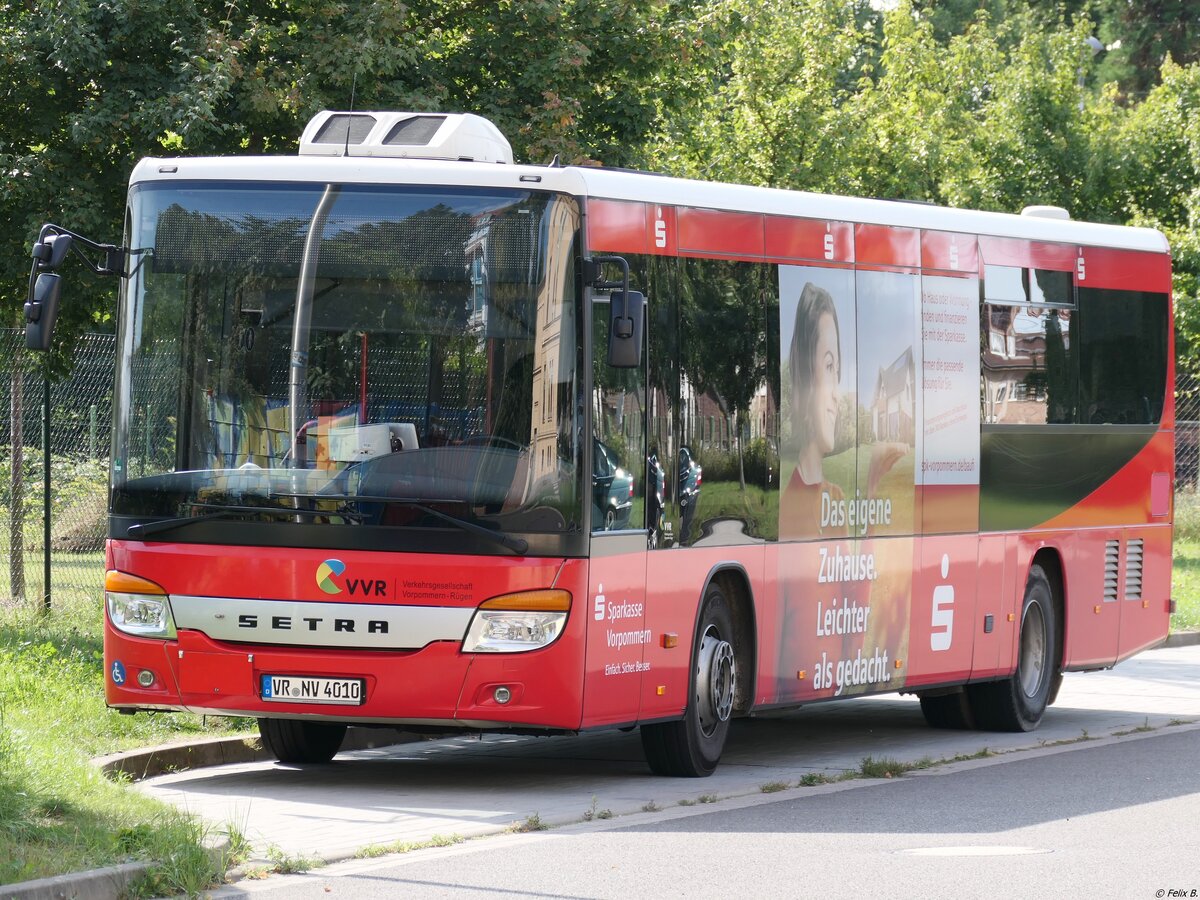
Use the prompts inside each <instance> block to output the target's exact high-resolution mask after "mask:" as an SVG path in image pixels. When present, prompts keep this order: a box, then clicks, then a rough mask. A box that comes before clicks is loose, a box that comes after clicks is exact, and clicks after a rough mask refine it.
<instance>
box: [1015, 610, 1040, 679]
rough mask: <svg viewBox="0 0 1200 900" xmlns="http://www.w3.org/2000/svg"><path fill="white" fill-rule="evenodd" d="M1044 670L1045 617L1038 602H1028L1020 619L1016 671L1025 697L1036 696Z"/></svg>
mask: <svg viewBox="0 0 1200 900" xmlns="http://www.w3.org/2000/svg"><path fill="white" fill-rule="evenodd" d="M1045 670H1046V617H1045V614H1044V612H1043V611H1042V605H1041V604H1040V603H1036V602H1035V603H1030V604H1029V607H1028V608H1027V609H1026V610H1025V616H1024V618H1023V619H1022V620H1021V657H1020V661H1019V663H1018V665H1017V672H1018V675H1019V676H1020V679H1021V690H1022V691H1024V692H1025V696H1026V697H1036V696H1037V694H1038V691H1039V690H1040V689H1041V687H1042V681H1043V679H1044V678H1045Z"/></svg>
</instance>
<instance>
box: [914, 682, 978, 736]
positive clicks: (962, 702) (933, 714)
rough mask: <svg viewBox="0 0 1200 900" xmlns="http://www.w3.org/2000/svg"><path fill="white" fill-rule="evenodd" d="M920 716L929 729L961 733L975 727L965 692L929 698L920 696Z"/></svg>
mask: <svg viewBox="0 0 1200 900" xmlns="http://www.w3.org/2000/svg"><path fill="white" fill-rule="evenodd" d="M921 714H922V715H924V716H925V723H926V724H927V725H928V726H929V727H930V728H950V729H956V730H959V731H962V730H964V729H969V728H974V727H975V716H974V714H973V713H972V712H971V702H970V700H969V699H968V698H967V693H966V691H955V692H954V693H951V694H938V695H936V696H930V695H928V694H922V695H921Z"/></svg>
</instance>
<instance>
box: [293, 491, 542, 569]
mask: <svg viewBox="0 0 1200 900" xmlns="http://www.w3.org/2000/svg"><path fill="white" fill-rule="evenodd" d="M269 496H271V497H288V498H292V499H296V500H338V501H341V502H343V503H399V504H401V505H402V506H407V507H409V508H410V509H415V510H419V511H420V512H423V513H425V514H426V515H430V516H433V517H434V518H435V519H441V520H442V521H443V522H449V523H450V524H451V525H454V526H455V527H457V528H461V529H462V530H463V531H467V532H470V533H471V534H476V535H479V537H481V538H486V539H487V540H489V541H492V542H493V543H496V544H499V545H500V546H502V547H506V548H507V549H509V550H512V551H513V552H514V553H520V554H524V553H525V552H526V551H527V550H528V549H529V541H527V540H525V539H524V538H519V537H513V536H512V535H510V534H506V533H504V532H503V531H493V530H492V529H490V528H485V527H484V526H483V525H479V524H477V523H475V522H470V521H468V520H466V519H460V518H458V516H452V515H450V514H449V513H444V512H441V511H439V510H436V509H434V508H433V507H431V506H428V505H426V504H427V503H455V504H465V502H466V501H464V500H427V501H426V500H418V499H416V498H413V497H374V496H370V495H367V494H354V495H350V494H275V493H272V494H270V495H269Z"/></svg>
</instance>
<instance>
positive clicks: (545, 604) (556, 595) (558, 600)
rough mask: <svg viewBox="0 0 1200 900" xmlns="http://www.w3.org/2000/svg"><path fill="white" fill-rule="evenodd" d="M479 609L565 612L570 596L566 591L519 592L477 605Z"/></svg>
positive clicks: (569, 607)
mask: <svg viewBox="0 0 1200 900" xmlns="http://www.w3.org/2000/svg"><path fill="white" fill-rule="evenodd" d="M479 608H480V609H512V610H520V611H521V612H567V611H569V610H570V609H571V595H570V594H569V593H568V592H567V591H521V592H519V593H516V594H501V595H500V596H499V597H493V598H492V599H490V600H484V601H483V602H482V603H480V604H479Z"/></svg>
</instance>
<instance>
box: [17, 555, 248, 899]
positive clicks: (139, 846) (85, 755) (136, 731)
mask: <svg viewBox="0 0 1200 900" xmlns="http://www.w3.org/2000/svg"><path fill="white" fill-rule="evenodd" d="M61 556H62V555H60V558H56V560H55V566H54V570H53V572H52V579H53V582H52V583H53V584H54V585H58V586H60V587H55V591H54V596H53V598H52V599H53V608H52V610H51V611H50V613H49V614H43V613H41V612H40V603H39V601H38V600H35V599H29V600H27V601H26V602H25V603H24V604H21V605H16V604H14V603H13V602H12V601H11V600H7V599H6V598H7V583H5V584H3V585H2V587H3V588H4V590H0V598H5V599H0V884H11V883H14V882H19V881H25V880H29V879H33V878H43V877H48V876H51V875H58V874H62V873H65V872H72V871H78V870H80V869H87V868H92V867H96V866H104V865H112V864H115V863H120V862H126V861H129V860H131V859H136V860H148V861H154V862H155V863H156V866H155V869H154V871H153V873H152V876H151V878H150V881H149V886H148V887H147V888H146V890H148V891H150V892H153V893H156V894H158V895H161V894H164V893H166V894H178V893H195V892H197V891H199V890H201V889H203V888H204V887H205V886H206V885H208V884H210V883H211V882H212V881H213V880H214V879H215V878H216V877H217V876H219V875H220V874H221V873H222V872H223V868H222V867H223V866H224V862H225V861H224V860H217V861H214V860H213V859H212V858H211V857H210V855H209V854H208V853H207V852H206V851H205V849H204V846H203V845H204V839H205V838H206V837H207V835H206V834H205V832H204V829H203V828H202V826H200V825H198V824H197V823H196V822H195V821H193V820H190V819H188V818H187V817H186V816H184V815H182V814H181V813H178V812H177V811H175V810H174V808H172V807H168V806H166V805H164V804H161V803H159V802H156V801H153V800H151V799H149V798H147V797H144V796H142V795H141V794H138V793H136V792H135V791H133V790H131V789H130V788H129V787H128V786H127V785H125V784H121V783H114V782H111V781H108V780H107V779H105V778H104V777H103V776H102V775H101V774H100V773H99V772H98V771H97V770H96V769H95V768H94V767H93V766H92V765H91V764H90V762H89V759H90V758H91V757H93V756H98V755H101V754H104V753H111V752H114V751H118V750H123V749H128V748H132V747H141V746H148V745H153V744H159V743H164V742H166V741H169V740H178V739H180V738H181V737H185V736H188V735H206V736H207V735H212V734H220V733H232V732H233V731H234V730H235V729H242V728H244V727H245V726H243V725H241V724H240V723H238V724H235V722H234V720H224V719H220V720H217V719H213V718H209V719H208V720H207V721H204V720H202V719H201V718H200V717H198V716H192V715H187V714H171V715H168V714H158V715H146V714H139V715H136V716H121V715H118V714H117V713H116V712H113V711H111V710H108V709H107V708H106V707H105V705H104V680H103V671H102V669H103V645H102V631H101V608H100V603H101V599H100V597H101V595H100V591H99V584H100V579H101V578H102V577H103V559H102V557H101V556H100V554H71V555H69V556H67V557H66V558H65V559H61ZM4 569H5V571H4V575H3V577H4V578H5V579H6V578H7V566H5V567H4ZM37 571H38V573H39V576H40V567H39V568H38V569H37ZM87 572H93V573H94V581H91V579H90V578H88V577H80V576H81V573H87ZM89 581H91V584H93V585H95V587H88V586H87V585H88V582H89ZM80 584H82V585H84V587H74V588H73V587H72V586H73V585H80Z"/></svg>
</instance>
